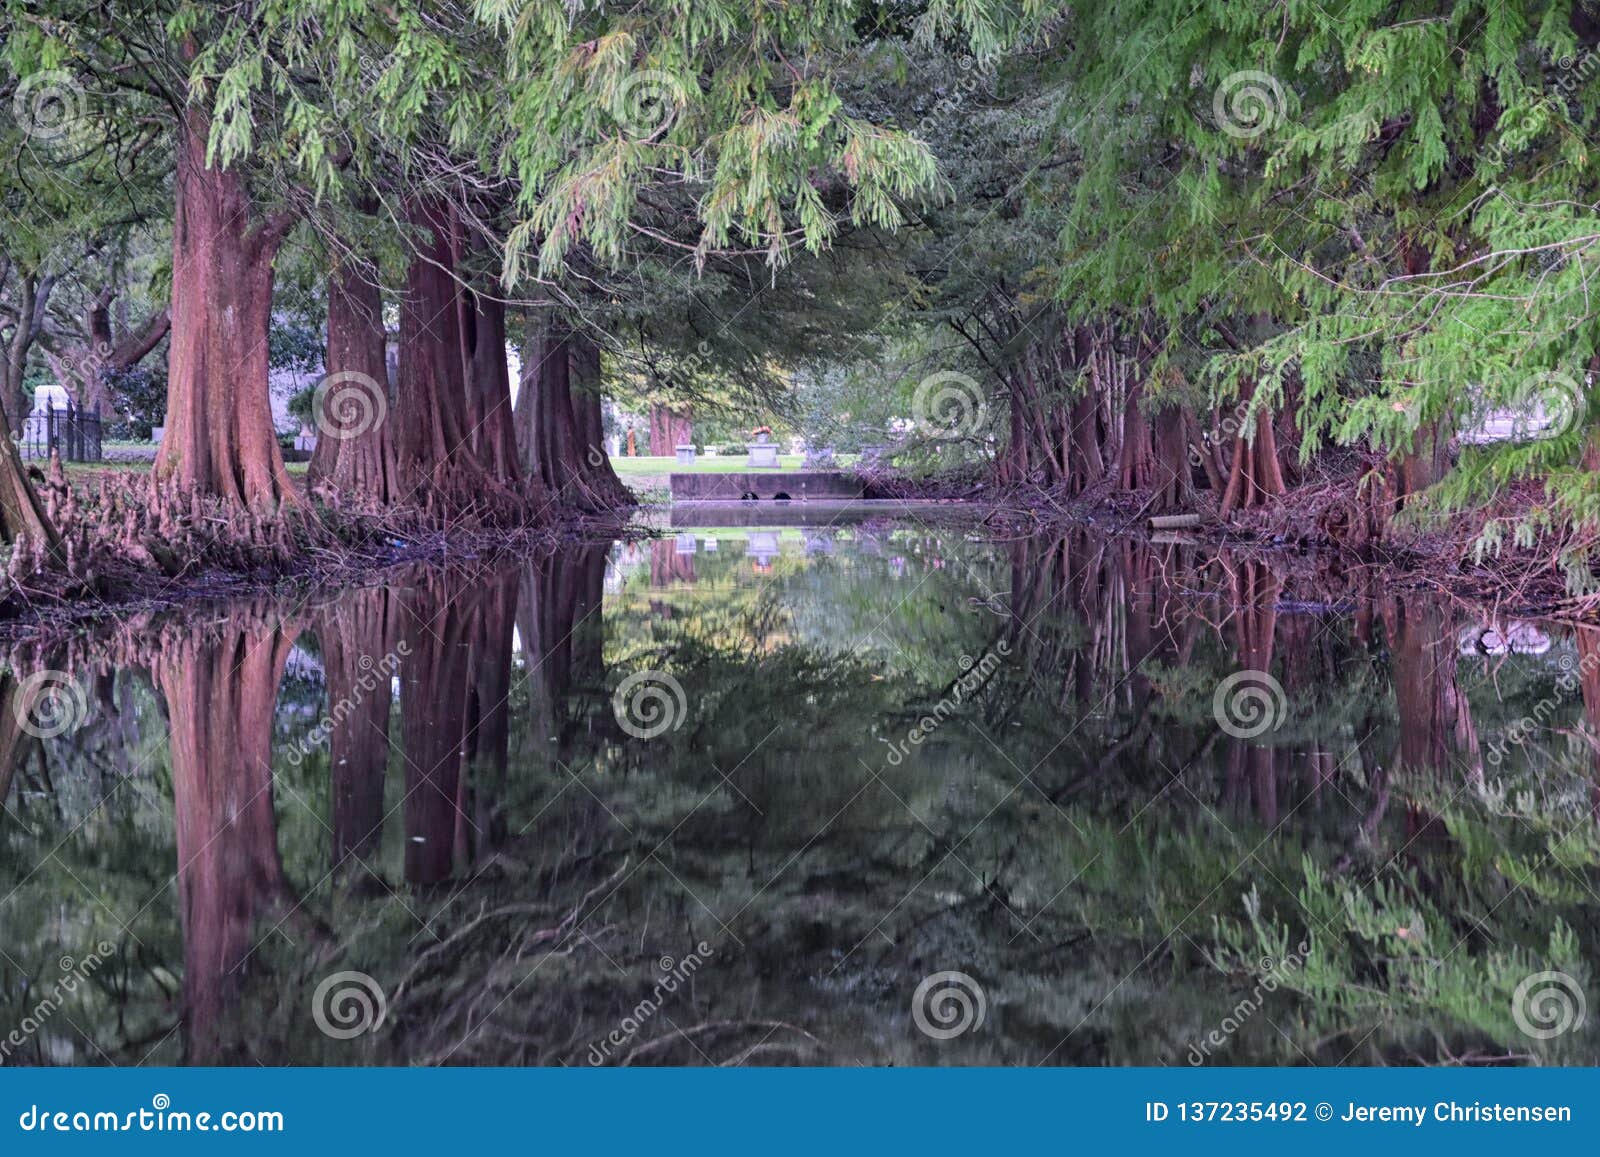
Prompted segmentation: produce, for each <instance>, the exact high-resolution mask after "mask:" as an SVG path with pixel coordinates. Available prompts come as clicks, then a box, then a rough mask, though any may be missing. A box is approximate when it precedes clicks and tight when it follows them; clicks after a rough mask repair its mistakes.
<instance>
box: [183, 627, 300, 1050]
mask: <svg viewBox="0 0 1600 1157" xmlns="http://www.w3.org/2000/svg"><path fill="white" fill-rule="evenodd" d="M293 643H294V631H293V630H292V629H291V628H290V627H289V626H288V625H287V624H285V623H284V622H283V621H282V620H281V619H279V618H278V617H277V616H276V615H275V614H274V613H272V612H265V611H260V610H258V609H257V608H254V607H251V608H246V609H244V610H243V612H242V613H235V614H232V615H230V616H229V617H227V618H226V619H224V620H222V621H221V622H220V623H219V624H217V625H216V626H213V627H207V628H202V629H199V630H192V629H178V630H171V631H168V632H164V633H163V635H162V638H161V641H160V643H159V645H158V650H157V652H156V656H155V658H154V661H153V664H152V665H153V668H154V671H155V681H156V685H157V686H158V687H159V688H160V690H161V694H162V697H163V698H164V699H165V700H166V702H167V719H168V725H169V726H170V728H171V735H170V739H169V743H170V748H171V758H172V794H173V812H174V817H175V842H176V851H177V857H178V867H177V884H178V896H179V903H180V906H181V911H182V921H183V923H182V930H183V981H184V984H183V1023H184V1026H185V1029H186V1033H185V1039H186V1045H187V1052H186V1056H187V1059H188V1060H189V1061H191V1062H198V1063H206V1062H222V1061H225V1060H228V1059H230V1058H231V1059H235V1060H237V1059H241V1058H240V1056H239V1054H238V1053H236V1052H234V1051H233V1050H232V1049H230V1042H228V1041H226V1040H224V1039H222V1038H220V1037H219V1036H218V1030H219V1027H220V1026H219V1023H218V1022H219V1020H220V1019H221V1017H222V1010H223V1007H224V1005H225V1004H226V1003H227V1002H228V1000H229V997H230V994H231V993H232V992H233V991H234V990H236V989H237V988H238V987H239V986H241V985H242V984H243V983H244V982H245V980H246V978H247V977H248V974H249V971H250V968H251V963H252V961H251V956H252V947H253V945H254V943H255V940H254V936H255V929H256V925H257V922H258V921H259V920H260V919H261V918H262V917H263V916H265V915H266V914H267V913H269V912H275V911H277V910H279V909H285V908H286V909H289V910H295V909H297V908H298V902H297V900H296V897H295V896H294V895H293V892H292V889H291V888H290V886H289V884H288V881H287V880H286V878H285V876H284V871H283V862H282V860H281V859H280V858H279V855H278V828H277V815H276V812H275V810H274V806H273V787H272V753H271V749H270V748H271V738H272V717H273V708H274V704H275V702H276V700H277V694H278V683H279V680H280V679H281V678H282V676H283V668H284V663H285V662H286V661H287V659H288V656H289V650H290V648H291V646H292V645H293Z"/></svg>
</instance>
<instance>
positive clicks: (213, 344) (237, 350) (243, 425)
mask: <svg viewBox="0 0 1600 1157" xmlns="http://www.w3.org/2000/svg"><path fill="white" fill-rule="evenodd" d="M209 128H210V121H209V119H208V118H207V117H206V116H205V115H204V114H203V113H202V112H200V110H199V109H197V108H193V107H191V108H189V109H187V110H186V111H185V113H184V116H183V120H182V123H181V126H180V128H179V132H178V143H177V172H176V176H175V178H174V184H175V187H176V189H177V207H176V212H175V215H174V218H173V228H172V344H171V353H170V356H169V358H168V363H167V431H166V436H165V438H164V439H163V441H162V444H161V452H160V454H159V455H158V457H157V459H156V465H155V470H156V474H157V476H158V477H160V478H163V479H169V478H170V479H175V480H176V481H177V482H178V483H179V485H181V486H183V487H184V488H186V489H194V490H197V491H199V492H200V493H202V494H206V495H210V496H212V497H215V498H219V499H221V500H222V501H224V502H226V503H229V504H231V505H235V506H240V507H255V508H258V509H275V508H277V507H278V506H280V505H291V504H298V502H299V501H300V499H299V497H298V495H297V493H296V491H295V489H294V486H293V484H292V483H291V482H290V481H289V476H288V474H287V473H285V471H284V468H283V455H282V453H281V452H280V451H279V449H278V439H277V434H276V431H275V430H274V428H273V422H272V407H271V403H270V400H269V393H268V366H267V329H268V326H269V324H270V321H271V315H272V263H273V260H274V258H275V257H276V256H277V252H278V246H279V245H280V244H281V243H282V240H283V235H284V233H285V232H286V231H287V230H288V228H289V226H290V224H291V219H290V218H289V216H288V215H287V214H284V213H278V214H274V215H273V216H271V217H269V218H268V219H267V220H265V221H256V220H253V218H254V217H255V216H256V215H255V214H254V213H253V209H254V206H253V204H252V202H251V198H250V194H249V192H248V191H247V190H246V188H245V185H244V181H243V179H242V178H241V177H240V175H239V173H238V172H237V171H236V170H223V169H217V168H212V167H210V166H209V165H207V163H206V155H205V154H206V136H207V133H208V131H209Z"/></svg>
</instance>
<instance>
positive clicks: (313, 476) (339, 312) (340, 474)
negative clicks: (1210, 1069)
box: [306, 262, 403, 506]
mask: <svg viewBox="0 0 1600 1157" xmlns="http://www.w3.org/2000/svg"><path fill="white" fill-rule="evenodd" d="M385 342H386V337H385V333H384V328H383V295H382V293H381V292H380V291H379V289H378V286H377V284H376V282H374V281H373V280H372V271H370V270H366V269H363V268H361V267H360V266H359V265H357V264H355V263H353V262H351V263H344V264H341V265H340V266H339V267H337V268H336V269H334V271H333V272H332V273H331V274H330V275H329V277H328V356H327V363H326V366H325V367H324V368H325V370H326V377H325V378H324V379H323V382H322V385H321V386H320V387H319V395H318V398H317V402H318V412H317V414H316V425H317V431H318V436H317V448H316V449H315V450H314V451H313V452H312V455H311V463H310V465H309V466H308V467H307V470H306V485H307V487H308V488H309V489H310V490H312V491H313V492H315V491H333V492H335V493H340V494H349V495H352V496H354V497H355V498H356V499H357V500H359V501H361V502H363V503H365V504H368V505H374V506H387V505H389V504H390V503H393V502H396V501H398V500H400V499H401V498H402V497H403V495H402V494H401V493H400V492H399V488H398V485H397V479H396V465H395V454H394V442H393V439H392V437H391V434H390V429H389V419H390V409H391V406H392V404H393V402H392V399H391V395H390V390H389V367H388V359H387V356H386V355H387V350H386V349H385Z"/></svg>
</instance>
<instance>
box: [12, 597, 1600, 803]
mask: <svg viewBox="0 0 1600 1157" xmlns="http://www.w3.org/2000/svg"><path fill="white" fill-rule="evenodd" d="M1573 641H1574V642H1575V643H1576V644H1577V647H1578V686H1579V688H1580V689H1581V690H1582V692H1583V719H1584V738H1585V739H1586V740H1588V743H1589V750H1590V753H1591V758H1592V759H1593V762H1594V772H1593V773H1592V779H1593V781H1594V785H1593V787H1592V788H1591V789H1590V793H1589V799H1590V804H1589V806H1590V810H1591V811H1592V812H1593V814H1594V815H1595V817H1596V818H1597V819H1600V628H1595V627H1579V628H1577V629H1576V630H1575V631H1574V632H1573ZM4 798H5V797H4V794H3V793H0V799H4Z"/></svg>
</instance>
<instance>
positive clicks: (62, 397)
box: [33, 382, 72, 414]
mask: <svg viewBox="0 0 1600 1157" xmlns="http://www.w3.org/2000/svg"><path fill="white" fill-rule="evenodd" d="M71 403H72V397H71V395H70V394H68V393H67V391H66V390H65V389H64V388H63V387H61V386H58V385H56V383H54V382H46V383H45V384H44V385H42V386H40V387H39V388H38V389H36V390H34V391H33V412H34V413H35V414H43V413H45V412H47V411H49V410H65V409H66V408H67V407H68V406H69V405H71Z"/></svg>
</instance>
